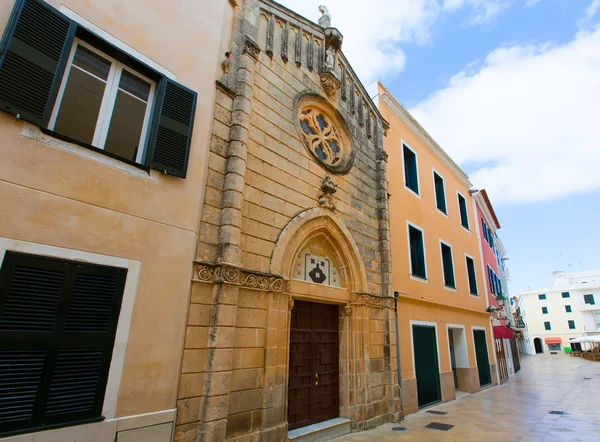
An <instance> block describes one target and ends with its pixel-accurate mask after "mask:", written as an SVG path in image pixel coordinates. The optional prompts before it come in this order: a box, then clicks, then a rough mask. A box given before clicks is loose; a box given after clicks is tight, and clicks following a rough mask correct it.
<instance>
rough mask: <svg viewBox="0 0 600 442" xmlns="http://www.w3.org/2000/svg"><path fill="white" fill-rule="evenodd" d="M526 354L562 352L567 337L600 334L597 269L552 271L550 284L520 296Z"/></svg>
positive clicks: (599, 294)
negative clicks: (524, 325)
mask: <svg viewBox="0 0 600 442" xmlns="http://www.w3.org/2000/svg"><path fill="white" fill-rule="evenodd" d="M519 304H520V307H521V312H522V314H523V320H524V322H525V324H526V331H525V351H526V352H527V353H528V354H536V353H537V354H539V353H548V352H549V351H558V352H563V351H564V349H565V348H570V345H569V340H570V339H572V338H577V337H580V336H588V335H597V334H600V272H598V271H591V272H573V273H563V272H554V273H553V275H552V286H551V287H549V288H546V289H539V290H527V291H524V292H522V293H521V295H520V296H519Z"/></svg>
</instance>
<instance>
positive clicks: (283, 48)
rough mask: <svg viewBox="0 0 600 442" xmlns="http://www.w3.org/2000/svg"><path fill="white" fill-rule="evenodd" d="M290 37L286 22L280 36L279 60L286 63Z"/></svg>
mask: <svg viewBox="0 0 600 442" xmlns="http://www.w3.org/2000/svg"><path fill="white" fill-rule="evenodd" d="M289 35H290V28H289V25H288V22H285V26H284V28H283V34H282V35H281V59H282V60H283V61H284V62H285V63H287V62H288V40H289Z"/></svg>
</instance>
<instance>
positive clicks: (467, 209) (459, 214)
mask: <svg viewBox="0 0 600 442" xmlns="http://www.w3.org/2000/svg"><path fill="white" fill-rule="evenodd" d="M459 195H460V196H461V197H462V198H463V199H464V200H465V212H467V226H468V227H465V226H463V224H462V214H461V212H460V199H459V198H458V196H459ZM456 203H457V204H458V219H459V220H460V226H461V227H462V228H463V229H465V230H466V231H467V232H469V233H471V221H469V208H468V207H469V206H468V205H467V198H466V197H465V196H464V195H463V194H462V193H461V192H460V191H458V190H457V191H456Z"/></svg>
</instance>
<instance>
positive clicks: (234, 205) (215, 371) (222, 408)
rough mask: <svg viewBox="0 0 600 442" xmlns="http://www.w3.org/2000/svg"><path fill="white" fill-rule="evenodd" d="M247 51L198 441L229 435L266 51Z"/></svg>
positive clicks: (241, 66)
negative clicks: (254, 122)
mask: <svg viewBox="0 0 600 442" xmlns="http://www.w3.org/2000/svg"><path fill="white" fill-rule="evenodd" d="M241 51H242V53H241V54H240V55H239V56H238V59H237V60H236V73H235V86H234V87H235V92H236V96H235V98H234V100H233V107H232V119H231V124H232V125H231V129H230V136H229V140H230V142H229V147H228V151H227V161H226V163H225V184H224V189H223V201H222V207H223V209H222V211H221V218H220V226H219V238H218V240H219V246H218V258H217V261H218V263H220V264H222V265H220V266H218V267H217V269H216V271H215V280H214V282H215V285H214V287H213V296H212V306H211V311H210V320H209V329H208V344H207V360H206V374H205V379H204V400H203V403H202V407H201V410H200V422H199V425H198V441H200V442H201V441H222V440H225V439H226V431H227V416H228V411H229V393H230V390H231V375H232V366H233V347H234V339H235V325H236V318H237V298H238V294H239V283H240V281H239V279H240V266H241V263H242V251H241V248H240V239H241V224H242V204H243V195H244V184H245V175H246V159H247V147H246V144H247V142H248V136H249V129H250V112H251V108H252V86H253V84H254V67H255V63H256V61H257V59H258V55H259V53H260V49H259V48H258V46H257V45H256V43H255V42H254V41H253V40H252V39H251V38H250V37H245V40H244V46H243V48H241Z"/></svg>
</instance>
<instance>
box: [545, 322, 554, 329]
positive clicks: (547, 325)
mask: <svg viewBox="0 0 600 442" xmlns="http://www.w3.org/2000/svg"><path fill="white" fill-rule="evenodd" d="M544 328H545V329H546V330H552V325H551V324H550V322H548V321H546V322H544Z"/></svg>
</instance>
